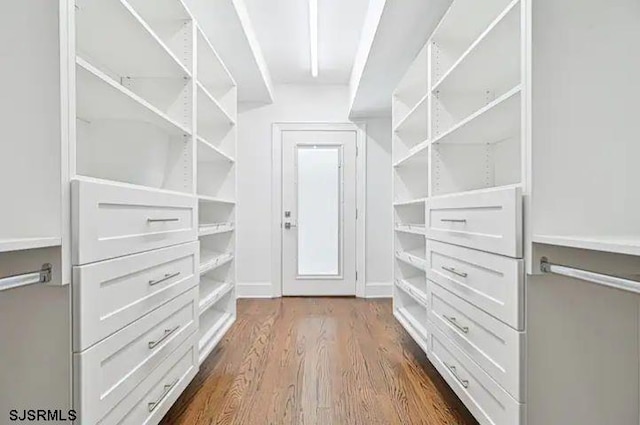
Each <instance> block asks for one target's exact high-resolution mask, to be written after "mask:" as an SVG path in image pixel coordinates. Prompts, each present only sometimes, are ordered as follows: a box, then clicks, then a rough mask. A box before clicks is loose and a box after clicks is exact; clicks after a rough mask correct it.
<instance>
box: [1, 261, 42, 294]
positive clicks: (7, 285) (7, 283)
mask: <svg viewBox="0 0 640 425" xmlns="http://www.w3.org/2000/svg"><path fill="white" fill-rule="evenodd" d="M52 270H53V267H52V266H51V264H49V263H46V264H43V265H42V267H41V268H40V270H34V271H31V272H26V273H20V274H16V275H12V276H6V277H3V278H0V291H5V290H7V289H11V288H18V287H20V286H27V285H33V284H35V283H49V282H51V272H52Z"/></svg>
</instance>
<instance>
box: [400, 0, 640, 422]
mask: <svg viewBox="0 0 640 425" xmlns="http://www.w3.org/2000/svg"><path fill="white" fill-rule="evenodd" d="M614 3H615V4H614ZM614 3H607V2H582V1H579V0H571V1H562V2H557V1H553V0H489V1H482V2H476V1H471V0H454V1H453V2H452V4H451V7H450V8H449V9H448V11H447V13H446V14H445V15H444V17H443V18H442V20H441V22H440V24H439V25H438V26H437V27H436V29H435V31H434V32H433V34H432V35H431V38H430V39H429V40H428V42H427V44H426V46H425V47H424V48H423V49H422V50H421V51H420V52H419V53H418V55H417V57H416V59H415V61H414V63H413V65H412V66H411V67H410V68H409V69H408V71H407V73H406V75H405V77H404V78H403V79H402V81H401V82H400V84H399V85H398V88H397V90H396V91H395V93H394V95H393V123H394V131H393V182H394V183H393V187H394V198H393V199H394V200H393V210H394V229H395V239H394V243H395V247H394V259H393V261H394V273H395V278H394V281H395V285H394V314H395V316H396V318H397V319H398V321H399V322H400V323H401V324H402V325H403V327H404V328H405V329H406V330H407V332H408V333H409V334H410V335H411V336H412V338H413V339H414V340H415V341H416V343H417V344H418V345H419V346H420V347H422V349H424V351H425V352H426V354H427V356H428V358H429V360H430V361H431V363H433V365H434V366H435V367H436V369H437V370H438V371H439V372H440V373H441V375H442V376H443V377H444V379H445V380H446V381H447V382H448V384H449V385H450V386H451V388H452V389H453V390H454V391H455V393H456V394H457V395H458V396H459V398H460V399H461V400H462V401H463V402H464V404H465V405H466V406H467V408H468V409H469V410H470V411H471V413H472V414H473V415H474V416H475V417H476V419H477V420H478V421H479V422H480V423H481V424H483V425H484V424H487V425H488V424H491V425H517V424H525V423H527V424H536V425H537V424H546V423H582V424H587V423H588V424H589V425H592V424H593V425H595V424H600V423H604V422H616V423H628V424H632V423H633V424H635V423H636V422H637V421H638V409H637V406H638V399H639V398H640V379H639V378H638V376H639V375H638V371H639V370H640V361H639V360H638V359H640V350H639V349H638V346H639V345H638V341H639V337H638V335H640V321H638V317H640V316H639V314H640V297H638V295H637V293H638V292H640V289H638V288H639V287H640V285H639V284H638V282H637V280H638V279H637V276H638V268H637V255H640V248H639V246H640V245H639V244H638V240H639V239H638V237H637V236H638V234H639V232H638V229H639V227H638V225H637V223H638V220H637V219H636V217H637V215H638V206H639V205H640V202H639V201H638V200H639V199H640V197H639V196H638V195H637V193H638V191H637V190H635V189H634V188H635V186H633V184H632V183H631V182H635V181H637V180H638V177H639V176H638V170H639V168H638V167H635V166H633V165H631V162H630V161H633V160H632V159H631V158H635V157H636V156H637V155H635V156H634V153H637V152H638V146H640V145H638V143H636V139H637V135H638V134H640V126H639V124H638V120H637V119H635V118H634V116H633V113H634V111H635V110H636V109H637V108H634V107H633V102H635V101H636V100H637V98H638V97H639V96H640V86H639V85H638V84H637V74H638V72H640V60H638V56H637V55H635V56H633V55H628V52H629V51H630V47H629V46H627V47H623V46H625V45H627V44H629V43H630V44H631V45H632V46H633V48H636V49H637V48H638V41H639V40H640V29H639V28H640V25H639V23H640V9H638V7H637V3H634V2H633V1H632V0H620V1H616V2H614ZM534 17H535V19H534ZM593 58H598V60H596V61H594V60H593ZM634 256H636V257H634ZM549 264H559V265H560V266H551V265H549ZM594 273H595V274H594ZM558 274H561V275H565V276H564V277H561V276H558ZM566 276H569V277H570V278H568V277H566ZM611 276H614V277H613V278H612V277H611ZM629 278H631V280H629ZM586 282H589V283H591V285H588V284H585V283H586ZM594 284H595V285H594ZM611 287H613V288H617V289H611ZM621 290H622V291H621ZM624 291H626V292H624ZM596 363H597V364H598V367H597V368H595V369H594V368H593V366H594V364H596ZM567 365H570V367H567ZM629 373H630V375H629ZM629 376H631V377H632V378H631V379H629ZM542 377H544V378H542ZM549 382H554V383H559V382H562V384H560V385H550V384H549ZM603 388H606V391H604V390H603ZM568 397H573V398H575V399H577V398H576V397H579V398H580V399H581V400H582V401H581V405H583V406H585V409H584V410H582V411H580V412H576V410H575V409H573V408H571V406H570V405H568V404H567V403H566V400H567V398H568ZM587 406H588V407H587ZM612 412H615V413H612ZM612 415H613V416H612ZM614 417H615V419H613V418H614Z"/></svg>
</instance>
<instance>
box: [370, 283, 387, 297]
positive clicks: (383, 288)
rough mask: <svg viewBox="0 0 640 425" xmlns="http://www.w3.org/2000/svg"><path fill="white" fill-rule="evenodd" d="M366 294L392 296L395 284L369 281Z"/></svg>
mask: <svg viewBox="0 0 640 425" xmlns="http://www.w3.org/2000/svg"><path fill="white" fill-rule="evenodd" d="M364 294H365V295H364V296H365V298H391V297H392V295H393V284H392V283H391V282H367V285H366V286H365V290H364Z"/></svg>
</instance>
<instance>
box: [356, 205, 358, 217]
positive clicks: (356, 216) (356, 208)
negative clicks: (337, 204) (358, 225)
mask: <svg viewBox="0 0 640 425" xmlns="http://www.w3.org/2000/svg"><path fill="white" fill-rule="evenodd" d="M357 219H358V209H357V208H356V220H357Z"/></svg>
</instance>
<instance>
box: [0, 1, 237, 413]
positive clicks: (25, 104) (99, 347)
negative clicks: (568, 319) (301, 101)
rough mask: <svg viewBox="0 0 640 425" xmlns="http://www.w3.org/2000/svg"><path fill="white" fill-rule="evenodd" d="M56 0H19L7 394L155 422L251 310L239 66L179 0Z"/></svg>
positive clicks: (5, 231) (4, 263)
mask: <svg viewBox="0 0 640 425" xmlns="http://www.w3.org/2000/svg"><path fill="white" fill-rule="evenodd" d="M45 3H46V4H45ZM45 3H42V4H41V5H37V6H36V5H35V4H33V3H31V2H28V3H22V2H18V3H15V4H13V3H12V4H11V5H7V7H6V8H5V9H4V11H5V12H7V14H8V15H7V16H9V17H10V19H9V20H11V21H12V22H14V21H15V24H13V23H12V24H11V25H10V27H11V28H10V29H9V30H10V32H13V36H14V37H16V36H18V37H20V39H21V40H22V41H24V45H23V46H22V47H19V48H18V47H16V44H15V43H14V45H12V46H11V48H7V49H5V48H4V47H3V50H2V57H3V61H4V60H5V59H10V60H11V61H12V63H14V64H15V65H16V66H13V65H12V66H11V67H8V68H11V69H8V68H7V69H5V67H3V70H2V71H0V75H2V76H3V77H5V78H6V80H7V81H9V80H11V81H13V84H14V85H15V87H16V90H18V89H17V88H18V87H22V88H21V89H19V90H20V92H19V93H18V92H17V91H16V92H15V93H13V92H12V90H13V85H10V86H7V85H5V86H4V87H5V95H7V96H9V97H13V98H14V100H13V102H14V103H15V105H13V106H12V107H11V108H9V104H8V103H7V102H6V101H5V100H3V101H0V105H1V106H2V111H3V114H4V115H5V116H8V117H9V119H10V120H13V124H12V125H16V126H18V127H20V128H21V129H22V130H21V132H20V133H16V134H15V135H9V136H10V137H9V139H8V140H10V143H0V156H1V159H0V162H2V167H0V176H2V177H3V178H4V180H5V181H7V182H9V181H13V182H15V183H16V184H15V187H14V186H13V185H12V186H11V188H10V191H9V193H8V194H7V196H5V197H3V201H6V202H7V203H6V205H8V207H7V208H4V207H3V208H2V209H1V210H2V211H0V219H1V220H0V222H1V223H2V224H0V291H2V290H4V289H7V288H11V289H8V291H11V292H4V291H3V292H2V294H3V295H2V296H1V298H0V299H1V300H2V302H3V303H4V304H3V306H2V309H0V310H2V312H3V314H7V315H8V316H7V317H10V318H7V317H3V320H2V321H3V322H7V323H9V322H14V323H24V335H23V336H24V338H21V339H23V340H24V341H21V342H20V343H19V344H16V345H15V347H12V348H11V349H10V350H9V349H8V350H6V351H5V352H3V355H6V356H7V359H8V360H7V362H6V364H4V367H3V365H0V368H1V369H2V376H3V382H4V381H6V382H18V381H20V382H26V383H29V384H28V385H26V386H29V385H31V383H35V382H38V383H42V384H41V385H39V386H38V388H30V387H29V389H28V390H25V391H17V392H16V394H15V395H12V398H11V399H10V400H9V399H8V402H10V403H15V405H16V406H21V405H25V403H26V404H29V403H32V402H34V403H36V404H38V405H41V406H45V405H46V406H51V407H55V408H56V409H61V410H60V411H66V410H67V408H69V409H75V410H76V411H77V412H78V415H79V418H78V420H79V421H80V422H81V423H83V424H84V423H86V424H95V423H131V424H134V423H135V424H141V423H145V424H157V423H159V422H160V421H161V419H162V417H163V416H164V414H165V413H166V412H167V411H168V409H169V408H170V407H171V405H172V404H173V403H174V402H175V400H176V399H177V398H178V397H179V395H180V394H181V393H182V391H184V389H185V388H186V386H187V385H188V384H189V382H190V381H191V380H192V378H193V377H194V376H195V374H196V373H197V371H198V368H199V366H200V364H201V363H202V362H203V361H204V360H205V359H206V358H207V357H208V356H209V354H210V353H211V352H212V351H213V348H214V347H215V346H216V345H217V344H218V343H219V341H220V340H221V339H222V337H223V336H224V335H225V333H226V332H227V331H228V330H229V328H230V327H231V325H232V324H233V323H234V321H235V319H236V284H235V281H236V273H235V269H236V266H235V246H236V244H235V239H236V232H235V231H236V225H235V222H236V220H235V200H236V163H235V155H236V134H237V128H236V127H237V120H236V116H237V90H236V84H235V81H234V79H233V78H232V76H231V75H230V74H229V72H228V70H227V68H226V67H225V65H224V63H223V62H222V61H221V60H220V58H219V56H218V55H217V53H216V50H215V48H214V44H213V43H211V42H210V40H208V39H207V37H206V36H205V35H204V34H203V32H202V31H201V29H200V27H199V25H198V22H197V21H196V19H195V18H194V16H193V15H192V13H191V11H190V10H189V9H188V7H187V6H186V5H185V4H184V3H183V1H182V0H158V1H153V2H149V1H147V0H76V1H67V0H60V1H53V2H45ZM27 20H28V21H29V22H30V23H31V24H33V25H34V26H33V27H32V26H31V25H24V22H26V21H27ZM6 24H7V25H8V22H7V23H6ZM23 27H24V31H25V32H24V34H22V35H20V31H22V29H23ZM3 35H4V37H3V39H6V40H9V38H10V37H9V36H8V34H4V33H3ZM22 41H21V42H22ZM17 45H20V43H17ZM3 46H9V43H8V42H7V43H3ZM30 49H31V50H30ZM5 52H6V55H5ZM9 53H10V54H11V55H12V56H10V55H9ZM7 87H9V88H8V89H7ZM23 89H24V91H23ZM29 116H30V117H31V119H34V121H33V123H30V122H28V120H27V117H29ZM14 136H15V137H14ZM27 158H28V160H26V159H27ZM3 159H8V160H5V161H2V160H3ZM7 187H9V186H8V185H7ZM4 205H5V204H4V203H3V206H4ZM13 275H19V277H15V276H13ZM7 276H8V278H7ZM7 282H8V283H7ZM36 283H48V284H50V285H52V286H53V285H57V286H58V287H56V288H46V289H41V288H40V285H33V284H36ZM3 285H4V286H3ZM27 285H29V287H28V288H26V287H25V288H21V287H20V286H27ZM64 285H68V286H66V287H65V286H64ZM36 311H37V312H38V313H37V314H34V312H36ZM43 311H44V312H45V313H44V314H43V313H42V312H43ZM10 338H11V337H10V336H8V335H7V334H3V339H10ZM58 341H59V342H58ZM39 353H43V354H44V355H46V360H45V359H42V358H40V357H39V355H40V354H39ZM10 359H13V360H10ZM34 364H47V367H50V368H51V369H50V371H53V372H52V373H51V374H50V375H51V376H42V375H46V374H43V373H42V370H41V369H39V368H37V367H34V366H33V365H34ZM7 366H9V367H11V368H13V367H14V366H15V370H16V372H13V371H12V370H8V369H7ZM21 374H22V376H21ZM32 375H33V376H32ZM36 375H37V376H36ZM5 378H7V379H5ZM2 389H3V392H4V393H8V392H9V391H10V390H9V389H7V388H2ZM21 394H29V400H25V399H21ZM2 403H4V401H3V402H2ZM2 407H3V408H4V407H5V406H4V404H3V406H2Z"/></svg>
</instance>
